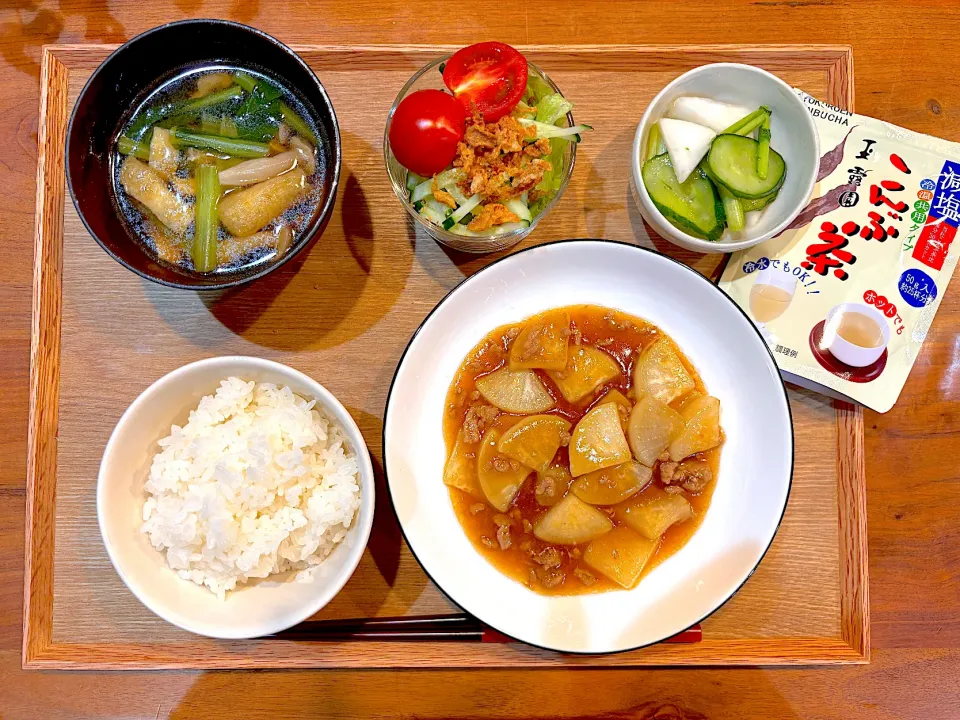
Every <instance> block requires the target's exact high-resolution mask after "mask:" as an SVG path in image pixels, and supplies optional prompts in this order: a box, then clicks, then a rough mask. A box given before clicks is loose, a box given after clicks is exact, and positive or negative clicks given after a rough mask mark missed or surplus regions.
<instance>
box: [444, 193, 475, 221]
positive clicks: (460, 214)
mask: <svg viewBox="0 0 960 720" xmlns="http://www.w3.org/2000/svg"><path fill="white" fill-rule="evenodd" d="M482 202H483V195H481V194H480V193H477V194H476V195H474V196H473V197H471V198H470V199H469V200H467V201H466V202H465V203H463V205H461V206H460V207H458V208H457V209H456V210H454V211H453V214H452V215H451V216H450V217H448V218H447V219H446V220H444V221H443V229H444V230H449V229H450V228H452V227H453V226H454V225H456V224H457V223H458V222H460V221H461V220H463V218H465V217H466V215H467V213H468V212H470V211H471V210H473V209H474V208H475V207H476V206H477V205H479V204H480V203H482Z"/></svg>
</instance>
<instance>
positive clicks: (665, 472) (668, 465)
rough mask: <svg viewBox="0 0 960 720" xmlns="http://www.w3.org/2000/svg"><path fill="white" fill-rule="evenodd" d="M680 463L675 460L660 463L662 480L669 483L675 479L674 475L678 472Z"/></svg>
mask: <svg viewBox="0 0 960 720" xmlns="http://www.w3.org/2000/svg"><path fill="white" fill-rule="evenodd" d="M679 465H680V463H675V462H662V463H660V482H662V483H663V484H664V485H669V484H670V483H671V482H672V481H673V476H674V475H675V474H676V472H677V467H678V466H679Z"/></svg>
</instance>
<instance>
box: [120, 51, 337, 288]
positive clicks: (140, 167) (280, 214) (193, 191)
mask: <svg viewBox="0 0 960 720" xmlns="http://www.w3.org/2000/svg"><path fill="white" fill-rule="evenodd" d="M317 137H318V136H317V128H316V126H315V125H314V124H312V122H311V120H310V114H309V113H308V112H307V111H306V108H305V107H304V105H303V104H302V103H301V102H300V101H299V99H298V98H297V96H296V95H295V94H294V93H293V92H291V91H290V89H289V88H286V87H284V86H283V84H282V83H280V82H279V81H278V80H276V79H275V78H273V77H267V76H266V75H264V74H262V73H259V72H256V71H253V70H251V69H240V68H230V67H222V66H218V67H200V68H194V69H192V70H189V71H186V72H184V73H181V74H180V75H178V76H177V77H176V78H174V79H173V80H170V81H169V82H167V83H165V84H162V85H161V86H160V87H159V88H157V89H156V90H155V91H154V92H153V93H152V94H151V95H150V96H149V97H148V98H147V99H146V100H145V101H144V102H143V103H142V104H141V105H140V106H139V107H138V108H137V109H136V110H135V111H134V113H133V115H132V116H131V117H130V119H129V121H128V122H127V124H126V126H125V127H124V130H123V132H122V133H121V134H120V136H119V137H118V139H117V143H116V156H115V160H116V162H115V168H114V179H115V188H114V194H115V196H116V198H117V204H118V206H119V210H120V212H121V214H122V215H123V217H124V219H125V221H126V224H127V226H128V227H129V229H130V231H131V232H132V234H133V235H134V236H135V237H137V238H138V239H139V240H140V241H141V242H142V243H143V244H144V245H145V246H146V247H147V248H149V249H150V250H151V251H152V252H153V253H154V254H156V256H157V257H158V259H159V260H161V261H162V262H165V263H169V264H171V265H176V266H179V267H181V268H183V269H185V270H192V271H196V272H201V273H210V272H218V271H219V272H224V271H233V270H237V269H239V268H242V267H247V266H250V265H253V264H260V263H264V262H267V261H269V260H271V259H273V258H275V257H277V256H278V255H282V254H283V253H284V252H286V251H287V250H288V249H289V248H290V246H291V245H292V243H293V242H294V241H295V240H296V238H297V236H298V234H299V233H300V232H302V231H303V230H305V229H306V228H307V226H308V225H309V224H310V222H311V220H312V219H313V217H314V215H315V213H316V212H317V210H318V205H319V201H320V194H321V192H320V191H321V178H322V174H323V164H324V162H325V158H324V157H323V154H322V153H318V146H319V143H318V139H317Z"/></svg>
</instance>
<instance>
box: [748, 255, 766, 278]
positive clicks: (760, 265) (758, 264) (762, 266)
mask: <svg viewBox="0 0 960 720" xmlns="http://www.w3.org/2000/svg"><path fill="white" fill-rule="evenodd" d="M768 267H770V258H767V257H762V258H757V259H756V260H747V261H746V262H745V263H744V264H743V274H744V275H749V274H750V273H752V272H757V271H758V270H766V269H767V268H768Z"/></svg>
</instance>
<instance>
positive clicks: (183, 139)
mask: <svg viewBox="0 0 960 720" xmlns="http://www.w3.org/2000/svg"><path fill="white" fill-rule="evenodd" d="M170 136H171V137H172V138H173V144H174V145H177V146H180V147H195V148H200V149H201V150H213V151H214V152H218V153H221V154H223V155H230V156H232V157H246V158H255V157H266V156H267V155H269V154H270V146H269V145H268V144H267V143H261V142H254V141H253V140H239V139H237V138H229V137H224V136H222V135H206V134H202V133H195V132H190V131H189V130H184V129H183V128H176V127H175V128H171V129H170Z"/></svg>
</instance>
